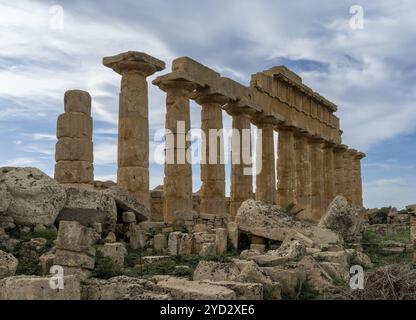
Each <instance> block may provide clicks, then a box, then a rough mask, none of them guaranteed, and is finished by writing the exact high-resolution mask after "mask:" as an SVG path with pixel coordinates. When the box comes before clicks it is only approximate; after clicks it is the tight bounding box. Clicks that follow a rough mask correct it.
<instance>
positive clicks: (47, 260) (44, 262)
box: [39, 252, 55, 276]
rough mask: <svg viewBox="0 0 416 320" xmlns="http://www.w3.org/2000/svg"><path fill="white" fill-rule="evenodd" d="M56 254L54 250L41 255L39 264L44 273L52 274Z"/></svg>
mask: <svg viewBox="0 0 416 320" xmlns="http://www.w3.org/2000/svg"><path fill="white" fill-rule="evenodd" d="M54 260H55V254H54V253H52V252H48V253H45V254H43V255H41V256H40V257H39V265H40V270H41V274H42V275H45V276H46V275H50V270H51V267H52V266H53V265H54Z"/></svg>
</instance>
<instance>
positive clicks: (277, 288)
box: [234, 260, 282, 300]
mask: <svg viewBox="0 0 416 320" xmlns="http://www.w3.org/2000/svg"><path fill="white" fill-rule="evenodd" d="M234 263H236V264H237V266H238V267H239V269H240V271H241V272H240V274H239V276H238V277H237V279H236V281H238V282H248V283H261V284H262V285H263V295H264V299H265V300H280V299H281V298H282V297H281V288H282V286H281V284H280V283H279V282H275V281H273V280H272V279H271V278H270V277H269V276H267V275H266V274H265V273H264V272H263V271H262V270H261V269H260V267H259V266H258V265H257V264H256V263H254V262H253V261H242V260H234Z"/></svg>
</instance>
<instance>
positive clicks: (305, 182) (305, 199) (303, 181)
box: [295, 131, 311, 218]
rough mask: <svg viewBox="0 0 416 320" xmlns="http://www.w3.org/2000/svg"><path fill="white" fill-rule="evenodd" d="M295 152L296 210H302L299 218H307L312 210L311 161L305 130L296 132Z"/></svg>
mask: <svg viewBox="0 0 416 320" xmlns="http://www.w3.org/2000/svg"><path fill="white" fill-rule="evenodd" d="M295 153H296V165H295V167H296V179H295V195H296V210H297V211H298V210H302V212H300V213H299V218H306V217H307V215H308V213H309V212H310V210H311V202H310V201H311V163H310V154H309V144H308V140H307V134H306V133H305V132H304V131H297V132H295Z"/></svg>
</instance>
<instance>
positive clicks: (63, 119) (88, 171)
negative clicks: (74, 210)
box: [55, 90, 94, 184]
mask: <svg viewBox="0 0 416 320" xmlns="http://www.w3.org/2000/svg"><path fill="white" fill-rule="evenodd" d="M64 100H65V113H64V114H61V115H60V116H59V118H58V125H57V138H58V143H57V144H56V153H55V159H56V165H55V179H56V180H57V181H58V182H60V183H67V184H91V183H93V181H94V167H93V143H92V127H93V125H92V118H91V96H90V95H89V93H88V92H85V91H80V90H71V91H67V92H66V93H65V99H64Z"/></svg>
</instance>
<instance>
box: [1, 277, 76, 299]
mask: <svg viewBox="0 0 416 320" xmlns="http://www.w3.org/2000/svg"><path fill="white" fill-rule="evenodd" d="M50 279H51V278H50V277H34V276H17V277H10V278H5V279H3V280H0V300H80V299H81V288H80V281H79V279H78V278H77V277H75V276H64V288H65V289H64V290H59V289H52V288H51V287H50V285H49V283H50V282H49V281H50Z"/></svg>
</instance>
